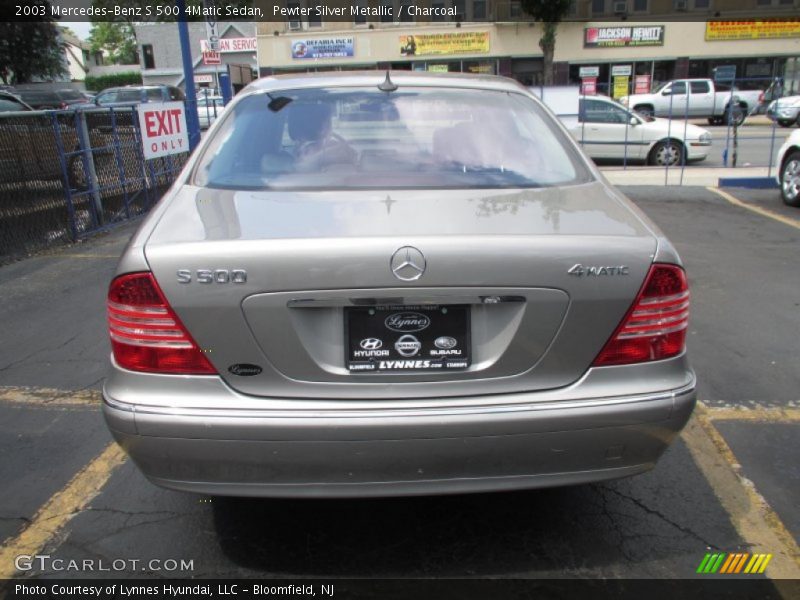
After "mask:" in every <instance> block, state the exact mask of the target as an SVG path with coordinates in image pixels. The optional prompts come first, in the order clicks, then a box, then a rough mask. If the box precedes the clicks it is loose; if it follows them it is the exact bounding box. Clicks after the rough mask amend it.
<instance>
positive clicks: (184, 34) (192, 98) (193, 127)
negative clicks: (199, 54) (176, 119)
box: [175, 0, 200, 151]
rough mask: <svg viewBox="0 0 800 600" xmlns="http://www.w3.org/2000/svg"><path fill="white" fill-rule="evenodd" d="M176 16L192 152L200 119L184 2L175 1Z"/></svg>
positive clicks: (198, 130)
mask: <svg viewBox="0 0 800 600" xmlns="http://www.w3.org/2000/svg"><path fill="white" fill-rule="evenodd" d="M175 3H176V4H177V6H178V10H179V11H180V12H179V14H178V35H179V36H180V40H181V58H182V59H183V82H184V84H185V88H186V127H187V128H188V129H189V150H190V151H193V150H194V149H195V148H196V147H197V144H198V143H200V119H199V118H198V117H197V96H196V95H195V93H194V65H193V64H192V49H191V46H190V45H189V25H188V23H187V22H186V0H175Z"/></svg>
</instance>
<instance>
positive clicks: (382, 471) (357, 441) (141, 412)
mask: <svg viewBox="0 0 800 600" xmlns="http://www.w3.org/2000/svg"><path fill="white" fill-rule="evenodd" d="M689 376H690V379H691V381H690V382H689V383H688V384H685V385H683V386H682V387H680V388H677V389H673V390H668V391H664V392H658V393H647V394H638V395H630V396H620V397H604V398H602V399H596V400H590V399H581V400H559V401H553V402H536V401H534V400H535V397H536V396H537V394H508V395H504V396H500V397H494V398H493V399H492V404H491V405H488V406H487V405H470V404H469V403H468V402H466V400H467V399H465V403H463V404H462V405H461V406H456V405H455V404H456V403H454V405H453V406H445V407H441V406H440V407H437V408H413V409H412V408H409V409H404V408H403V407H402V406H400V405H398V408H397V409H396V410H380V411H377V410H361V411H358V410H347V411H342V410H338V411H337V410H333V409H329V410H314V411H296V412H297V414H293V413H292V411H287V410H277V409H261V410H259V409H252V408H236V409H224V410H222V409H207V408H196V409H190V408H185V407H184V408H176V407H174V406H173V407H169V406H166V405H162V406H157V405H146V406H145V405H133V404H128V403H124V402H119V401H117V400H115V399H113V398H111V397H110V394H109V393H108V391H107V390H105V391H104V399H105V402H104V406H103V410H104V415H105V417H106V420H107V422H108V425H109V427H110V429H111V431H112V433H113V435H114V437H115V439H116V440H117V441H118V442H119V443H120V444H121V445H122V447H123V448H124V449H125V450H126V451H127V452H128V454H129V455H130V456H131V458H132V459H133V460H134V462H135V463H136V464H137V466H138V467H139V468H140V469H141V471H142V472H143V473H144V474H145V475H146V476H147V477H148V478H149V479H150V480H151V481H152V482H153V483H156V484H158V485H161V486H164V487H168V488H172V489H177V490H184V491H190V492H198V493H208V494H218V495H235V496H272V497H298V496H307V497H354V496H359V497H363V496H388V495H417V494H441V493H461V492H478V491H496V490H509V489H520V488H533V487H546V486H558V485H571V484H577V483H586V482H592V481H600V480H605V479H613V478H618V477H625V476H628V475H634V474H637V473H640V472H643V471H646V470H648V469H650V468H652V467H653V465H654V464H655V462H656V461H657V460H658V458H659V457H660V456H661V454H662V453H663V452H664V450H665V449H666V448H667V447H668V446H669V444H670V442H671V441H672V440H673V438H674V437H675V435H676V434H677V433H678V432H679V431H680V430H681V428H682V427H683V426H684V425H685V424H686V422H687V420H688V419H689V417H690V415H691V412H692V409H693V408H694V405H695V389H694V376H693V374H691V372H689ZM498 398H499V399H500V400H498Z"/></svg>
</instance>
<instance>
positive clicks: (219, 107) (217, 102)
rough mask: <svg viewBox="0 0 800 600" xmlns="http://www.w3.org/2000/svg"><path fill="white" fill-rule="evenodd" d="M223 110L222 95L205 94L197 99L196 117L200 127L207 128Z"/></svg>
mask: <svg viewBox="0 0 800 600" xmlns="http://www.w3.org/2000/svg"><path fill="white" fill-rule="evenodd" d="M223 110H225V104H224V103H223V101H222V96H207V97H200V98H198V99H197V117H198V118H199V119H200V129H208V128H209V127H211V124H212V123H213V122H214V121H216V120H217V117H218V116H220V115H221V114H222V111H223Z"/></svg>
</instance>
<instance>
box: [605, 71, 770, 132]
mask: <svg viewBox="0 0 800 600" xmlns="http://www.w3.org/2000/svg"><path fill="white" fill-rule="evenodd" d="M687 92H688V96H687ZM762 94H763V91H762V90H749V91H744V90H736V89H733V88H731V87H730V86H725V85H722V84H719V83H715V82H714V80H713V79H678V80H675V81H667V82H666V83H664V84H663V85H661V86H660V87H658V88H657V89H656V90H655V91H654V92H653V93H651V94H633V95H631V96H623V97H622V98H620V102H622V104H624V105H626V106H628V107H630V108H632V109H633V110H635V111H636V112H638V113H641V114H644V115H649V116H654V117H669V116H672V117H674V118H681V119H682V118H687V117H705V118H707V119H708V123H709V125H719V124H722V123H727V122H728V115H730V116H731V117H732V119H733V121H732V122H733V123H735V124H736V125H741V124H742V123H744V120H745V118H746V117H747V115H749V114H750V112H751V111H752V110H755V109H756V108H757V107H758V103H759V96H761V95H762ZM731 103H733V105H732V106H731Z"/></svg>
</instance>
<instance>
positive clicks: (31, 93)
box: [14, 89, 88, 110]
mask: <svg viewBox="0 0 800 600" xmlns="http://www.w3.org/2000/svg"><path fill="white" fill-rule="evenodd" d="M14 93H15V94H16V95H17V96H19V97H20V98H21V99H22V100H23V101H24V102H25V103H26V104H28V105H30V106H31V107H33V108H34V109H35V110H50V109H60V110H66V109H69V108H75V107H76V106H80V105H83V104H86V103H87V102H88V100H87V99H86V98H85V97H84V95H83V94H82V93H81V92H80V91H78V90H72V89H67V90H45V89H17V90H15V91H14Z"/></svg>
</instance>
